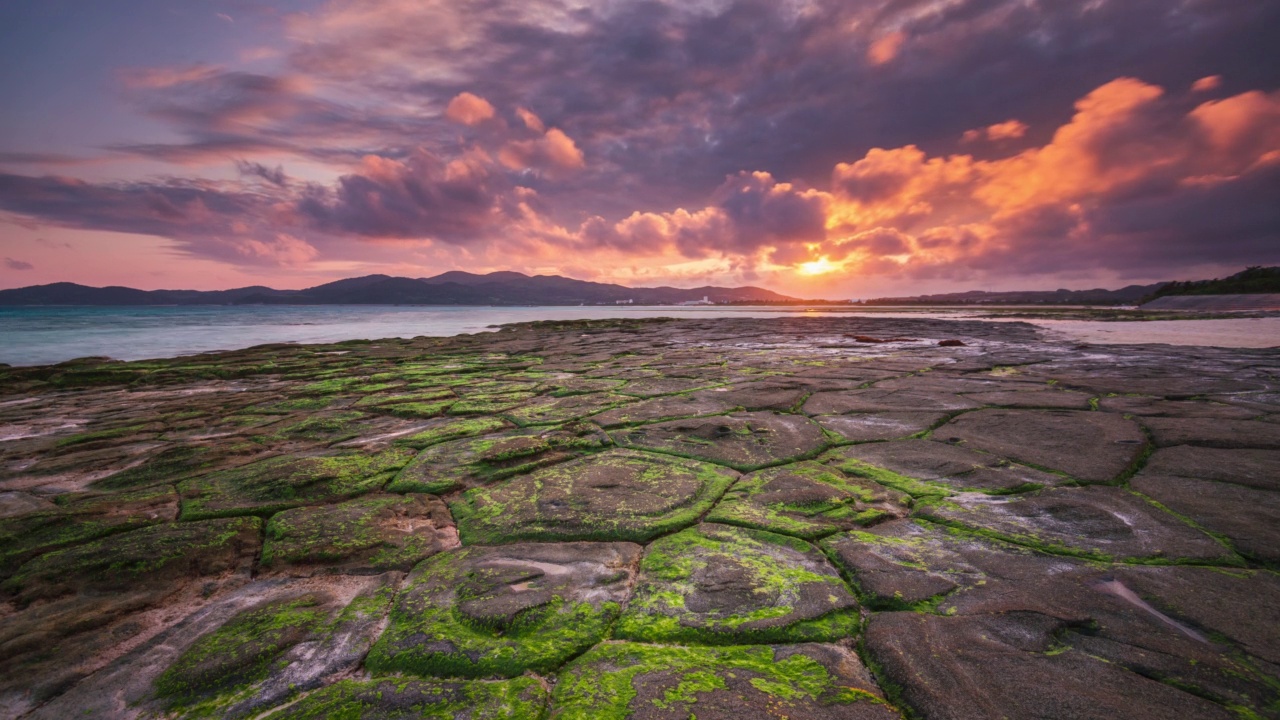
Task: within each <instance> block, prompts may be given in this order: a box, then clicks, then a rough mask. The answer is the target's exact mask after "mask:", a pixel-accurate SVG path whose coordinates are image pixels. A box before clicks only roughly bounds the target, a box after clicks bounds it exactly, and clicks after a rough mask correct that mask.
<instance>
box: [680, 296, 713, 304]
mask: <svg viewBox="0 0 1280 720" xmlns="http://www.w3.org/2000/svg"><path fill="white" fill-rule="evenodd" d="M680 304H681V305H715V303H713V302H711V298H708V297H707V296H706V295H703V296H702V299H701V300H685V301H684V302H682V303H680Z"/></svg>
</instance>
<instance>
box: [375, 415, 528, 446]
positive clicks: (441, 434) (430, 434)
mask: <svg viewBox="0 0 1280 720" xmlns="http://www.w3.org/2000/svg"><path fill="white" fill-rule="evenodd" d="M510 427H511V423H508V422H506V421H504V420H501V419H499V418H491V417H481V418H465V419H459V420H442V421H440V422H438V423H436V424H434V425H432V426H430V427H428V428H427V429H425V430H423V431H422V432H418V433H414V434H413V435H410V436H408V437H405V438H401V439H400V440H398V441H397V442H398V443H399V444H401V445H407V446H409V447H412V448H419V449H421V448H425V447H427V446H429V445H435V444H436V443H442V442H445V441H446V440H457V439H458V438H466V437H475V436H476V435H486V434H488V433H493V432H497V431H499V430H506V429H509V428H510Z"/></svg>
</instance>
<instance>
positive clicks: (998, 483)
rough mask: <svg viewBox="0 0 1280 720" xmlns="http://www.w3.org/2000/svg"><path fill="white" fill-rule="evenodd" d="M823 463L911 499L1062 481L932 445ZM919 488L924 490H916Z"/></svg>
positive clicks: (842, 455)
mask: <svg viewBox="0 0 1280 720" xmlns="http://www.w3.org/2000/svg"><path fill="white" fill-rule="evenodd" d="M822 460H823V462H827V463H829V464H831V465H833V466H835V467H838V468H841V469H843V470H845V471H846V472H849V473H854V474H864V475H865V476H866V477H870V478H872V479H875V480H879V481H880V482H883V483H886V484H889V485H891V486H894V487H897V488H898V489H899V490H902V491H904V492H913V493H914V494H936V493H937V491H938V490H941V491H943V492H948V491H952V490H966V489H971V490H984V491H994V492H1010V491H1024V490H1034V489H1037V488H1041V487H1052V486H1054V485H1060V484H1062V483H1063V482H1065V481H1066V479H1065V478H1063V477H1061V476H1059V475H1054V474H1053V473H1047V472H1043V471H1041V470H1036V469H1034V468H1029V467H1026V466H1024V465H1018V464H1016V463H1011V462H1009V461H1007V460H1005V459H1004V458H1001V457H998V456H995V455H990V454H987V453H980V452H975V451H973V450H970V449H968V448H966V447H962V446H959V445H951V444H948V443H940V442H933V441H932V440H899V441H895V442H883V443H867V444H865V445H854V446H853V447H847V448H839V449H837V450H833V451H831V452H830V453H827V454H826V455H824V456H823V458H822ZM881 470H888V471H889V473H884V472H881ZM894 475H896V476H898V477H897V478H895V477H893V476H894ZM916 481H921V482H920V483H917V482H916ZM921 484H922V485H923V486H924V489H923V490H922V489H921V488H920V487H918V486H919V485H921ZM929 488H933V489H934V490H933V492H928V490H929Z"/></svg>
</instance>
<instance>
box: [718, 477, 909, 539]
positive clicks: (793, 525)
mask: <svg viewBox="0 0 1280 720" xmlns="http://www.w3.org/2000/svg"><path fill="white" fill-rule="evenodd" d="M908 504H909V498H908V497H907V496H906V495H905V494H904V493H901V492H898V491H896V490H892V489H890V488H887V487H885V486H883V485H880V484H878V483H876V482H873V481H871V480H867V479H866V478H860V477H849V476H846V475H845V474H843V473H841V472H840V471H838V470H835V469H834V468H831V467H828V466H825V465H821V464H819V463H815V462H808V461H805V462H798V463H792V464H790V465H782V466H779V467H774V468H769V469H766V470H757V471H756V472H753V473H751V474H750V475H747V476H745V477H743V478H742V479H741V480H739V481H738V482H736V483H734V485H733V486H732V487H730V488H729V491H728V492H727V493H725V496H724V498H723V499H722V500H721V501H720V502H719V503H718V504H717V505H716V506H715V507H714V508H713V509H712V510H711V512H710V513H708V514H707V520H709V521H711V522H719V523H728V524H730V525H739V526H742V527H750V528H756V529H759V530H768V531H770V532H776V533H782V534H784V535H793V536H795V537H799V538H805V539H813V538H818V537H822V536H824V535H830V534H831V533H834V532H837V531H839V530H848V529H851V528H855V527H861V526H865V525H870V524H873V523H876V522H879V521H881V520H885V519H888V518H893V517H898V516H902V515H904V514H906V511H907V507H908Z"/></svg>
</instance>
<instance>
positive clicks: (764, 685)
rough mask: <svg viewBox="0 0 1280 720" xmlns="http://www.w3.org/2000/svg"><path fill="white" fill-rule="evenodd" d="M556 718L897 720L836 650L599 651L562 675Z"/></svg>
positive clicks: (854, 663) (848, 657)
mask: <svg viewBox="0 0 1280 720" xmlns="http://www.w3.org/2000/svg"><path fill="white" fill-rule="evenodd" d="M551 717H552V718H553V719H554V720H624V719H634V720H658V719H659V718H698V720H734V719H739V720H740V719H742V718H762V717H772V718H806V719H807V720H896V719H898V718H900V717H901V716H900V715H899V713H898V712H897V711H896V710H895V709H894V708H893V707H892V706H891V705H889V704H888V703H887V702H885V701H884V700H883V699H882V697H881V694H880V690H879V688H877V687H876V685H875V682H874V680H872V678H871V676H870V673H868V672H867V670H866V668H864V667H863V666H862V663H861V662H860V661H859V660H858V657H857V655H854V654H853V653H852V652H850V651H849V650H847V649H845V648H843V647H840V646H837V645H817V644H805V645H783V646H777V647H770V646H767V645H765V646H743V647H670V646H655V645H643V644H635V643H605V644H602V645H598V646H596V647H595V648H593V649H592V650H591V651H589V652H587V653H586V654H585V655H583V656H582V657H580V658H578V659H577V660H575V661H573V663H572V664H571V665H569V667H567V668H566V669H565V670H564V672H562V673H561V674H560V679H559V682H557V683H556V688H555V692H554V693H553V695H552V706H551Z"/></svg>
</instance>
